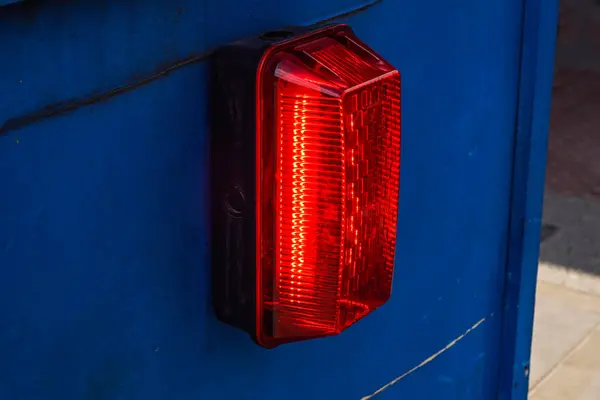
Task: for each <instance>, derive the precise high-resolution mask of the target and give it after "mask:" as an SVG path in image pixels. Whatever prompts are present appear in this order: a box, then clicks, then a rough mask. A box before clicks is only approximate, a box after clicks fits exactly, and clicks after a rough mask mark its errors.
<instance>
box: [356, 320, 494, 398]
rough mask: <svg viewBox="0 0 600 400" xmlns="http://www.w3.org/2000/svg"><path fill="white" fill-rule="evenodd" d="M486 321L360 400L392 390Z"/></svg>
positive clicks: (477, 323) (476, 324) (479, 322)
mask: <svg viewBox="0 0 600 400" xmlns="http://www.w3.org/2000/svg"><path fill="white" fill-rule="evenodd" d="M486 319H487V318H481V319H480V320H479V321H477V322H476V323H475V324H474V325H473V326H471V327H470V328H469V329H467V330H466V331H464V332H463V334H462V335H460V336H458V337H456V338H455V339H454V340H452V341H451V342H450V343H448V344H447V345H446V347H444V348H443V349H441V350H440V351H438V352H437V353H434V354H432V355H431V356H429V357H427V358H426V359H425V360H423V361H422V362H421V363H420V364H419V365H417V366H416V367H413V368H411V369H409V370H408V371H406V372H405V373H403V374H402V375H400V376H399V377H397V378H396V379H394V380H392V381H391V382H389V383H386V384H385V385H383V386H382V387H380V388H379V389H377V390H376V391H375V392H373V393H372V394H370V395H368V396H365V397H363V398H361V399H360V400H370V399H372V398H373V397H375V396H377V395H378V394H380V393H381V392H383V391H384V390H386V389H388V388H390V387H391V386H393V385H395V384H396V383H398V382H399V381H401V380H402V379H404V378H406V377H407V376H408V375H410V374H412V373H413V372H415V371H416V370H418V369H419V368H422V367H424V366H425V365H427V364H429V363H430V362H432V361H433V360H435V359H436V358H438V357H439V356H440V355H442V354H443V353H445V352H446V351H448V350H450V349H451V348H452V347H454V346H455V345H456V344H457V343H458V342H460V341H461V340H463V339H464V338H465V337H466V336H467V335H468V334H469V333H471V332H472V331H474V330H475V329H477V328H478V327H479V325H481V324H483V323H484V322H485V320H486Z"/></svg>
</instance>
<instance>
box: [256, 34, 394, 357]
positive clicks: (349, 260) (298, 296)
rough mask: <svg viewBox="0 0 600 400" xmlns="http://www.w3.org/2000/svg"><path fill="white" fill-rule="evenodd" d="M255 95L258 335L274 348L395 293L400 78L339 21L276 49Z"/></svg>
mask: <svg viewBox="0 0 600 400" xmlns="http://www.w3.org/2000/svg"><path fill="white" fill-rule="evenodd" d="M256 96H257V109H256V127H257V130H256V200H257V201H256V319H257V321H256V340H257V341H258V342H259V344H261V345H263V346H266V347H272V346H275V345H277V344H280V343H285V342H289V341H296V340H303V339H308V338H314V337H321V336H328V335H333V334H337V333H340V332H341V331H342V330H344V329H345V328H347V327H349V326H350V325H352V324H353V323H354V322H356V321H357V320H358V319H360V318H362V317H364V316H365V315H366V314H368V313H370V312H371V311H373V310H374V309H376V308H377V307H379V306H381V305H382V304H383V303H385V302H386V301H387V299H388V298H389V297H390V293H391V287H392V273H393V267H394V250H395V245H396V223H397V214H398V187H399V176H400V75H399V73H398V71H397V70H396V69H394V68H393V67H392V66H391V65H390V64H388V63H387V62H385V61H384V60H383V59H382V58H381V57H379V56H378V55H377V54H375V53H374V52H373V51H372V50H371V49H370V48H369V47H368V46H366V45H365V44H364V43H362V42H361V41H360V40H359V39H358V38H356V37H355V36H354V34H353V33H352V31H351V30H350V28H348V27H347V26H345V25H337V26H333V27H329V28H326V29H323V30H320V31H317V32H312V33H310V34H306V35H301V36H299V37H296V38H292V39H289V40H286V41H283V42H281V43H278V44H276V45H274V46H271V47H269V48H268V49H267V50H266V51H265V53H264V55H263V57H262V59H261V61H260V63H259V66H258V73H257V86H256Z"/></svg>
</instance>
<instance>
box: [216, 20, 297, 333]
mask: <svg viewBox="0 0 600 400" xmlns="http://www.w3.org/2000/svg"><path fill="white" fill-rule="evenodd" d="M308 31H309V29H307V28H303V27H291V28H285V29H281V30H277V31H271V32H266V33H263V34H262V35H259V36H257V37H253V38H248V39H244V40H241V41H237V42H234V43H231V44H228V45H225V46H223V47H221V48H219V49H217V50H216V52H215V53H214V54H213V55H212V56H211V58H210V78H209V79H210V92H209V93H210V102H209V104H210V109H209V115H210V141H211V143H210V151H211V152H210V155H211V166H210V168H211V171H210V180H211V192H210V193H211V199H210V200H211V201H210V203H211V243H210V245H211V253H212V262H211V263H212V298H213V306H214V309H215V313H216V316H217V318H218V319H219V320H221V321H223V322H225V323H227V324H230V325H233V326H235V327H237V328H239V329H242V330H244V331H246V332H247V333H248V334H250V336H251V337H252V338H253V339H254V340H255V341H256V248H257V243H256V241H257V238H256V193H255V192H256V173H257V171H256V135H257V134H258V133H257V132H256V113H257V105H256V101H257V96H256V87H257V82H256V79H257V70H258V66H259V63H260V61H261V59H262V57H263V55H264V53H265V51H266V50H267V49H268V48H269V47H270V46H272V45H275V44H278V43H281V42H283V41H287V40H289V39H291V38H293V37H295V36H298V35H301V34H304V33H306V32H308Z"/></svg>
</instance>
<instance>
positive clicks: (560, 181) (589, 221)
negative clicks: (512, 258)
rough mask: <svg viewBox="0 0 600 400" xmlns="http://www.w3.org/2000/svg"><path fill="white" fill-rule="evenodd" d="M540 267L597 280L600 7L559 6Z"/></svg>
mask: <svg viewBox="0 0 600 400" xmlns="http://www.w3.org/2000/svg"><path fill="white" fill-rule="evenodd" d="M541 241H542V244H541V251H540V261H541V262H542V263H547V264H550V265H554V266H557V267H566V268H568V269H570V270H575V271H580V272H584V273H589V274H594V275H600V1H597V0H561V6H560V16H559V26H558V38H557V47H556V59H555V77H554V85H553V100H552V115H551V128H550V138H549V145H548V166H547V175H546V196H545V203H544V225H543V229H542V237H541Z"/></svg>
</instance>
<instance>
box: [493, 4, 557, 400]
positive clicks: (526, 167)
mask: <svg viewBox="0 0 600 400" xmlns="http://www.w3.org/2000/svg"><path fill="white" fill-rule="evenodd" d="M542 3H545V4H542ZM542 5H543V6H542ZM557 16H558V2H557V0H553V1H552V3H550V4H548V3H547V2H543V1H541V0H524V7H523V26H522V32H523V34H522V43H521V60H520V77H519V94H518V100H517V121H516V127H515V142H514V145H515V150H514V158H513V178H512V188H511V208H510V217H509V220H510V222H509V238H508V248H507V255H508V256H507V266H506V277H505V285H504V304H503V327H502V339H501V340H502V342H501V360H500V365H499V381H498V398H500V399H525V398H527V388H528V381H529V357H530V350H531V336H532V331H533V315H534V304H535V285H536V275H537V258H538V251H539V236H540V229H541V227H540V225H541V214H542V199H543V192H544V176H545V160H546V154H545V153H546V147H547V137H548V125H549V116H550V99H551V86H552V85H551V82H552V74H553V56H554V45H555V40H556V22H557V20H556V18H557Z"/></svg>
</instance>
